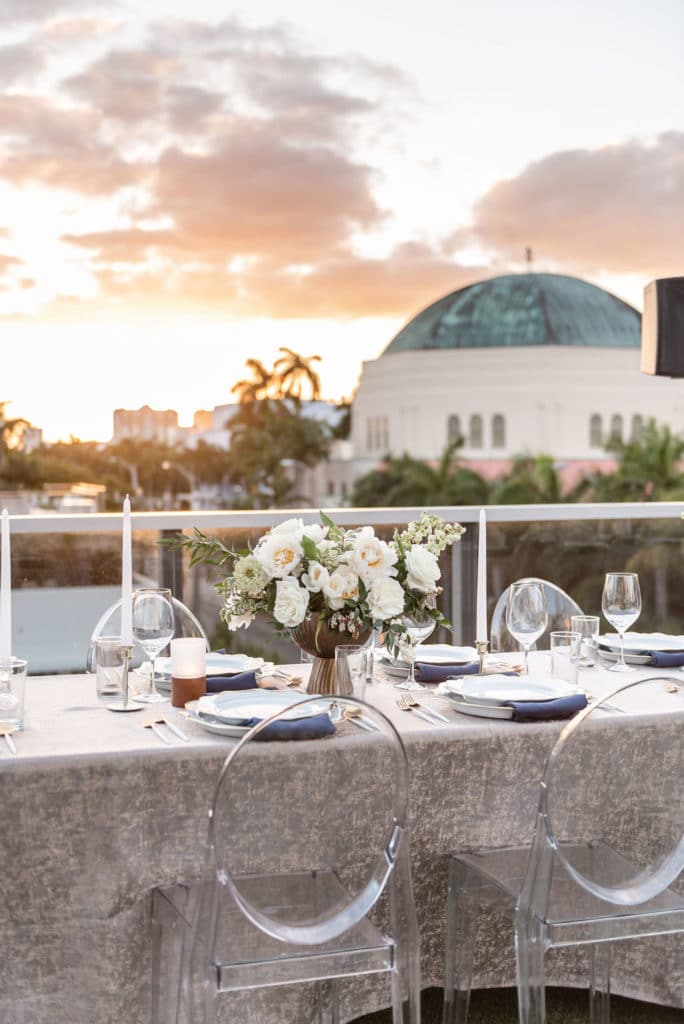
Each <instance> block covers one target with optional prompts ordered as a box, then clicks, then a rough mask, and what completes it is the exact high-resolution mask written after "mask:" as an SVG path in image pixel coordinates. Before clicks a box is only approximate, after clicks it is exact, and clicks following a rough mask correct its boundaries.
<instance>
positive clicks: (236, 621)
mask: <svg viewBox="0 0 684 1024" xmlns="http://www.w3.org/2000/svg"><path fill="white" fill-rule="evenodd" d="M225 622H226V625H227V626H228V629H229V630H230V631H231V633H234V632H235V630H236V629H240V628H241V627H244V628H245V629H247V627H248V626H251V625H252V623H253V622H254V615H253V614H252V612H248V613H247V614H245V615H233V613H232V612H231V613H230V614H229V615H227V616H226V619H225Z"/></svg>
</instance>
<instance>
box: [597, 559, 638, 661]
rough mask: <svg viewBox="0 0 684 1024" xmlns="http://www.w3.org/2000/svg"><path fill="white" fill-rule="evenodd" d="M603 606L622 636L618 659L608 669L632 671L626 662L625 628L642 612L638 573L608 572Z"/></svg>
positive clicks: (605, 614)
mask: <svg viewBox="0 0 684 1024" xmlns="http://www.w3.org/2000/svg"><path fill="white" fill-rule="evenodd" d="M601 606H602V608H603V615H604V618H606V619H607V620H608V622H609V623H610V624H611V626H612V627H613V628H614V629H615V630H616V632H617V634H618V636H619V637H620V654H619V657H618V660H617V661H616V662H614V664H612V665H609V666H608V671H609V672H631V671H632V668H631V667H630V666H629V665H627V664H626V663H625V630H627V629H629V627H630V626H631V625H632V623H633V622H636V620H637V619H638V618H639V615H640V614H641V591H640V590H639V577H638V575H637V574H636V573H635V572H607V573H606V579H605V583H604V584H603V597H602V600H601Z"/></svg>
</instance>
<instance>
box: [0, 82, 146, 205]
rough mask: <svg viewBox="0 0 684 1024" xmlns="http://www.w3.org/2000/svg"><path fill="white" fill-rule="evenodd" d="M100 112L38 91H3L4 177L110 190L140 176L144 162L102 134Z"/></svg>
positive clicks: (86, 190)
mask: <svg viewBox="0 0 684 1024" xmlns="http://www.w3.org/2000/svg"><path fill="white" fill-rule="evenodd" d="M100 128H101V118H100V115H99V114H98V113H97V111H95V110H92V109H87V108H82V107H80V108H73V107H71V108H69V107H63V106H60V105H58V104H57V103H55V102H53V101H52V100H50V99H46V98H43V97H40V96H27V95H19V94H11V95H10V94H6V95H4V96H0V138H1V137H4V139H5V141H4V145H3V151H4V152H3V153H2V154H1V155H0V178H4V179H5V180H6V181H10V182H12V183H13V184H19V185H21V184H24V183H25V182H41V183H42V184H45V185H51V186H53V187H55V188H60V189H69V190H71V191H75V192H80V193H82V194H84V195H111V194H112V193H114V192H116V191H117V190H118V189H120V188H123V187H124V186H126V185H131V184H133V183H135V182H139V181H141V179H142V177H143V175H144V172H145V167H144V166H143V165H139V164H134V163H131V162H128V161H126V160H124V159H123V158H122V157H121V155H120V153H119V149H118V147H117V146H116V145H115V144H114V143H110V142H106V141H103V140H102V139H101V138H100V134H99V133H100Z"/></svg>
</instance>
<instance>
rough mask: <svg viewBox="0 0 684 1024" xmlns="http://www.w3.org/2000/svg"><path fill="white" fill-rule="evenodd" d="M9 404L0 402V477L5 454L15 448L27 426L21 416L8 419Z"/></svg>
mask: <svg viewBox="0 0 684 1024" xmlns="http://www.w3.org/2000/svg"><path fill="white" fill-rule="evenodd" d="M9 404H10V403H9V402H0V475H4V474H3V470H4V465H5V459H6V457H7V453H8V452H9V451H11V450H12V449H14V448H16V447H17V446H18V445H19V443H20V442H21V439H22V437H23V434H24V431H25V430H26V428H27V426H28V420H25V419H23V418H22V417H21V416H20V417H17V418H16V419H10V418H8V416H7V406H8V405H9Z"/></svg>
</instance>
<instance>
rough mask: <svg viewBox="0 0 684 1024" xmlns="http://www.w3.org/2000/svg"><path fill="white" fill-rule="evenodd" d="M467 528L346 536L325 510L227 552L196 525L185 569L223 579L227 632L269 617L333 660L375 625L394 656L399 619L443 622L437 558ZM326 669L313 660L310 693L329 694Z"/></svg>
mask: <svg viewBox="0 0 684 1024" xmlns="http://www.w3.org/2000/svg"><path fill="white" fill-rule="evenodd" d="M464 532H465V531H464V528H463V527H462V526H461V525H459V524H458V523H447V522H445V521H444V520H443V519H442V518H441V517H440V516H437V515H434V514H432V513H429V512H424V513H423V514H422V515H421V516H420V518H419V519H418V520H417V521H415V522H413V523H410V524H409V525H408V527H407V528H406V529H405V530H402V531H401V532H400V531H396V530H395V532H394V536H393V538H392V540H391V541H384V540H381V539H380V538H379V537H376V535H375V531H374V530H373V527H371V526H363V527H360V528H358V529H353V530H345V529H343V528H342V527H340V526H337V525H336V524H335V523H334V522H333V521H332V519H330V518H329V517H328V516H326V515H325V514H324V513H321V524H320V525H319V524H317V523H315V524H312V525H305V524H304V522H303V521H302V520H301V519H288V520H286V521H285V522H283V523H280V524H279V525H278V526H274V527H273V529H272V530H269V532H268V533H267V534H265V535H264V536H263V537H262V538H261V540H259V542H258V543H257V544H256V546H255V547H254V549H253V550H249V551H237V552H236V551H231V550H230V549H229V548H227V547H226V546H225V545H224V544H222V543H221V541H220V540H218V539H217V538H214V537H207V536H206V535H205V534H203V533H201V531H199V530H197V529H196V530H195V531H194V535H193V537H191V538H186V539H184V540H183V542H182V543H183V546H184V547H186V548H188V549H189V551H190V554H191V564H193V565H194V564H196V563H198V562H204V563H206V564H208V565H210V566H212V567H213V568H214V569H215V570H217V571H219V572H221V573H225V576H224V578H223V579H221V580H220V581H219V582H218V583H216V584H215V586H216V590H217V591H218V592H219V593H220V594H221V595H222V597H223V598H224V606H223V608H222V610H221V618H222V620H223V621H224V622H225V623H226V625H227V626H228V628H229V629H231V630H235V629H239V628H240V627H242V626H245V627H246V626H249V625H250V624H251V623H252V622H253V620H254V618H255V617H256V616H257V615H259V614H266V615H268V616H269V617H270V618H271V620H272V621H273V624H274V626H275V627H276V629H278V630H279V631H289V632H290V635H291V636H292V638H293V639H294V640H295V642H296V643H298V644H299V646H300V647H302V648H303V649H304V650H307V651H308V652H309V653H311V654H313V655H314V657H315V658H316V659H331V658H333V657H334V648H335V646H336V645H338V644H343V643H355V642H363V641H364V640H365V639H366V638H367V637H368V635H369V633H370V631H371V629H373V628H376V629H379V630H381V632H382V633H383V634H384V638H385V643H386V645H387V646H388V647H389V648H390V649H391V650H393V651H394V650H396V649H397V647H398V645H399V644H400V643H401V642H402V641H403V638H404V634H405V630H404V626H403V618H404V616H412V617H420V618H424V617H430V618H432V619H434V620H435V623H436V624H441V625H448V622H447V620H446V619H445V618H444V616H443V615H442V613H441V612H440V611H439V610H438V609H437V606H436V599H437V596H438V595H439V594H440V593H441V588H440V586H439V584H438V580H439V579H440V576H441V571H440V568H439V561H438V559H439V555H440V554H441V552H442V551H444V550H445V549H446V548H447V547H449V545H451V544H453V543H454V542H456V541H458V540H460V538H461V535H462V534H463V533H464ZM326 670H327V675H328V676H329V675H330V666H317V665H316V663H314V670H313V672H312V679H311V680H310V686H309V689H310V691H311V692H325V689H324V688H323V683H324V682H325V680H324V678H323V677H324V676H325V675H326ZM316 687H319V688H318V689H317V688H316ZM328 689H330V686H328Z"/></svg>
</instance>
